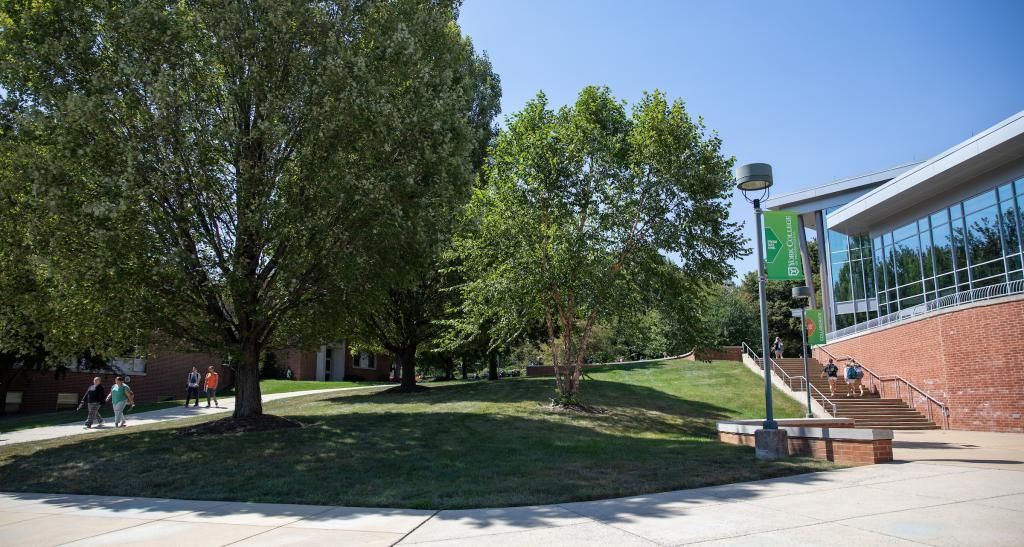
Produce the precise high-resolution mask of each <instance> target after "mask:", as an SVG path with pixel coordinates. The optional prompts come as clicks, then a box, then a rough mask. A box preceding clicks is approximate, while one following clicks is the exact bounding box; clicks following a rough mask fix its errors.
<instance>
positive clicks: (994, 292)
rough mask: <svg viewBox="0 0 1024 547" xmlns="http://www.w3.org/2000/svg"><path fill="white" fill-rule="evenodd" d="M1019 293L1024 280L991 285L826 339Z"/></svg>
mask: <svg viewBox="0 0 1024 547" xmlns="http://www.w3.org/2000/svg"><path fill="white" fill-rule="evenodd" d="M1018 293H1024V279H1019V280H1017V281H1009V282H1007V283H1000V284H998V285H989V286H988V287H979V288H977V289H972V290H969V291H964V292H958V293H955V294H950V295H947V296H943V297H942V298H937V299H935V300H931V301H928V302H925V303H923V304H918V305H916V306H914V307H912V308H907V309H905V310H899V311H895V312H892V313H890V314H888V315H883V316H881V317H878V318H875V319H871V320H868V321H865V322H863V323H857V324H856V325H851V326H849V327H846V328H842V329H837V330H834V331H831V332H829V333H827V334H826V336H825V338H826V339H827V340H828V341H829V342H832V341H833V340H835V339H837V338H842V337H844V336H849V335H851V334H856V333H858V332H865V331H869V330H873V329H877V328H879V327H884V326H886V325H892V324H895V323H899V322H901V321H906V320H907V319H911V318H913V317H917V316H919V315H922V314H925V313H928V312H931V311H935V310H941V309H945V308H953V307H956V306H963V305H965V304H970V303H973V302H981V301H984V300H991V299H993V298H999V297H1001V296H1008V295H1011V294H1018Z"/></svg>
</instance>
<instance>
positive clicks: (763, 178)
mask: <svg viewBox="0 0 1024 547" xmlns="http://www.w3.org/2000/svg"><path fill="white" fill-rule="evenodd" d="M771 187H772V166H771V165H768V164H767V163H748V164H746V165H741V166H739V167H737V168H736V188H738V189H739V190H740V192H742V193H743V199H745V200H747V201H749V202H750V203H752V204H753V205H754V221H755V224H756V227H757V291H758V294H759V295H760V298H761V353H762V356H761V364H762V365H763V366H764V405H765V415H764V416H765V420H764V425H763V426H762V427H763V428H764V429H767V430H772V429H778V428H779V425H778V424H777V423H775V419H774V417H773V416H772V369H771V364H770V361H769V353H768V297H767V295H766V294H765V283H766V281H767V275H765V271H764V242H763V241H762V239H763V238H764V236H763V234H762V233H761V215H762V211H761V200H762V199H764V198H766V197H768V189H769V188H771ZM752 195H753V196H757V197H754V198H752V197H751V196H752Z"/></svg>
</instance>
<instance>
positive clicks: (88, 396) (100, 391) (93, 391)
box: [78, 376, 107, 429]
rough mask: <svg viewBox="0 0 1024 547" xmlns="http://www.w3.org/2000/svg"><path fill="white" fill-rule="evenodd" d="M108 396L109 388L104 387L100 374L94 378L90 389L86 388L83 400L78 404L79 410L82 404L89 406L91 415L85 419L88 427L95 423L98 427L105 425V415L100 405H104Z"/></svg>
mask: <svg viewBox="0 0 1024 547" xmlns="http://www.w3.org/2000/svg"><path fill="white" fill-rule="evenodd" d="M106 397H107V389H106V388H105V387H103V380H102V379H101V378H100V377H99V376H97V377H95V378H93V379H92V385H91V386H89V389H86V390H85V395H84V396H82V402H81V403H79V404H78V409H79V410H81V408H82V405H87V406H88V407H89V417H88V418H86V419H85V428H86V429H91V428H92V424H93V423H95V424H96V427H100V426H102V425H103V415H102V414H100V407H101V406H102V405H103V401H105V400H106Z"/></svg>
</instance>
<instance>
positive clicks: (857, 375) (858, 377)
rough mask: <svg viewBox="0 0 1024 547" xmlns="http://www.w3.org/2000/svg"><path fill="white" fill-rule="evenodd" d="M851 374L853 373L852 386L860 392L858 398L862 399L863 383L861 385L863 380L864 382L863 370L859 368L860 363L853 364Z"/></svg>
mask: <svg viewBox="0 0 1024 547" xmlns="http://www.w3.org/2000/svg"><path fill="white" fill-rule="evenodd" d="M853 373H854V378H853V386H854V387H856V388H857V389H859V390H860V395H859V397H863V396H864V383H863V380H864V369H863V368H862V367H861V366H860V363H858V362H856V361H855V362H854V363H853Z"/></svg>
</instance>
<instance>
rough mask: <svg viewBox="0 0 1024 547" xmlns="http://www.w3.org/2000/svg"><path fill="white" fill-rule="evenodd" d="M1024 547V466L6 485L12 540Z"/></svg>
mask: <svg viewBox="0 0 1024 547" xmlns="http://www.w3.org/2000/svg"><path fill="white" fill-rule="evenodd" d="M133 543H134V544H143V545H147V546H150V545H172V546H175V547H177V546H179V545H188V546H189V547H193V546H205V545H249V546H251V545H297V544H332V545H339V544H341V545H380V546H384V545H396V544H397V545H424V546H429V545H484V544H486V545H487V546H488V547H501V546H505V545H545V544H548V545H558V546H563V545H617V546H618V545H624V546H630V545H682V544H691V543H701V544H704V545H758V546H760V545H786V546H790V545H826V544H827V545H856V546H858V547H863V546H865V545H921V544H926V545H1021V544H1022V543H1024V472H1022V471H1011V470H1006V469H981V468H972V467H965V466H961V465H948V464H945V463H943V464H936V463H924V462H908V463H896V464H889V465H876V466H865V467H857V468H851V469H844V470H840V471H831V472H825V473H812V474H808V475H799V476H795V477H786V478H781V479H772V480H766V481H756V482H747V483H738V484H731V485H724V486H717V487H711V488H699V489H694V490H681V491H677V492H667V493H663V494H653V495H647V496H637V497H630V498H621V499H613V500H603V501H592V502H579V503H565V504H560V505H544V506H535V507H514V508H504V509H475V510H459V511H440V512H434V511H418V510H408V509H365V508H350V507H324V506H311V505H272V504H250V503H228V502H216V501H184V500H163V499H147V498H119V497H104V496H71V495H43V494H0V545H18V546H21V545H33V546H35V545H65V544H68V545H89V546H96V545H125V544H133Z"/></svg>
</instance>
